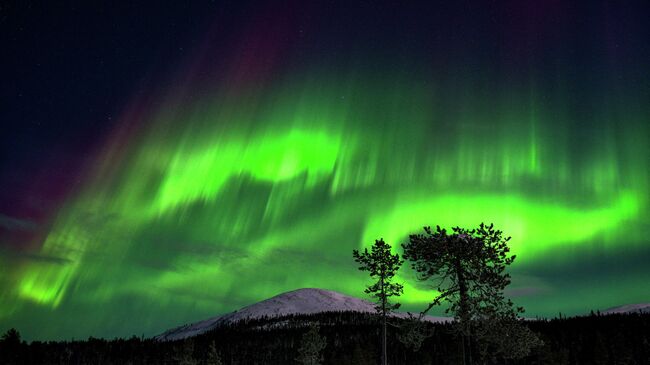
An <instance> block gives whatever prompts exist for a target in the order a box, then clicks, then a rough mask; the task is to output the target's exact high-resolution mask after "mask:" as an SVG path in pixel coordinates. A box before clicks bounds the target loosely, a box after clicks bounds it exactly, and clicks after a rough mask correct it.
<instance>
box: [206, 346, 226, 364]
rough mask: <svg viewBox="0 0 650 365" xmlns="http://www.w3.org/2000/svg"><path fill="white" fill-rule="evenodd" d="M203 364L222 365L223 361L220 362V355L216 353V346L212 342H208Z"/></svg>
mask: <svg viewBox="0 0 650 365" xmlns="http://www.w3.org/2000/svg"><path fill="white" fill-rule="evenodd" d="M205 364H206V365H222V364H223V361H222V360H221V354H219V351H217V345H216V343H215V342H214V341H212V342H210V347H208V352H207V353H206V355H205Z"/></svg>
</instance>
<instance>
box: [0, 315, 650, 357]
mask: <svg viewBox="0 0 650 365" xmlns="http://www.w3.org/2000/svg"><path fill="white" fill-rule="evenodd" d="M311 321H317V322H319V323H320V334H321V335H323V336H325V337H326V339H327V346H326V347H325V350H324V351H323V358H324V361H323V363H324V364H341V365H342V364H355V365H363V364H373V365H374V364H378V363H379V361H378V353H379V344H380V342H379V327H378V326H377V324H376V322H375V320H374V318H373V317H372V316H370V315H363V314H353V313H329V314H319V315H312V316H295V317H285V318H283V319H282V320H281V321H278V320H273V321H268V320H254V321H249V322H245V323H238V324H236V325H232V326H228V327H222V328H219V329H216V330H213V331H212V332H209V333H206V334H203V335H200V336H197V337H194V338H192V339H187V340H180V341H173V342H158V341H155V340H153V339H140V338H136V337H133V338H130V339H114V340H103V339H96V338H89V339H88V340H86V341H72V342H38V341H34V342H32V343H29V344H27V343H25V342H22V341H20V340H19V339H18V338H16V336H15V334H14V335H13V336H12V335H11V334H10V333H6V334H5V335H4V336H3V340H2V341H1V342H0V363H1V364H219V363H221V364H282V365H287V364H297V362H296V361H295V358H296V357H297V356H298V348H299V347H300V344H301V339H302V337H303V334H304V333H305V332H306V331H307V329H306V327H305V322H311ZM394 324H395V325H399V324H400V323H399V322H397V321H395V322H394ZM527 325H528V326H529V327H530V329H532V330H533V331H535V332H537V333H538V335H539V337H540V338H541V339H542V340H543V341H544V345H543V346H542V347H539V348H537V349H536V350H534V351H533V352H532V353H531V354H530V355H529V356H527V357H525V358H523V359H520V360H508V361H507V362H506V360H504V359H492V360H487V363H496V364H504V363H507V364H553V365H562V364H608V365H614V364H639V365H642V364H650V314H625V315H607V316H600V315H592V316H587V317H576V318H568V319H567V318H563V319H553V320H544V321H531V322H528V323H527ZM430 326H431V329H433V336H431V337H429V338H428V339H427V340H426V341H425V342H424V343H423V345H422V347H421V349H420V350H418V351H414V350H412V349H411V348H407V347H406V346H405V345H404V344H402V343H401V342H400V341H398V339H397V337H396V332H397V331H398V329H397V328H395V327H392V330H389V339H388V340H389V346H388V348H389V364H393V365H394V364H461V363H462V360H461V357H460V348H459V341H458V339H457V338H456V336H455V335H454V334H453V333H452V332H451V327H450V325H449V324H435V325H430ZM391 332H392V333H391ZM215 355H216V356H215ZM217 358H219V359H217ZM476 363H480V362H478V361H477V362H476Z"/></svg>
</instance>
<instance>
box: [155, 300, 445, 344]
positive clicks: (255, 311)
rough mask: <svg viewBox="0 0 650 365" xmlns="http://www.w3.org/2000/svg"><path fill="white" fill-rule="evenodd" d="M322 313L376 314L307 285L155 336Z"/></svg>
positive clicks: (404, 315) (430, 318)
mask: <svg viewBox="0 0 650 365" xmlns="http://www.w3.org/2000/svg"><path fill="white" fill-rule="evenodd" d="M322 312H361V313H374V312H375V304H373V303H371V302H369V301H366V300H363V299H359V298H355V297H351V296H349V295H345V294H341V293H338V292H335V291H331V290H325V289H316V288H304V289H298V290H294V291H290V292H286V293H282V294H280V295H276V296H274V297H272V298H269V299H266V300H263V301H261V302H258V303H255V304H252V305H249V306H247V307H244V308H242V309H240V310H238V311H234V312H232V313H228V314H225V315H222V316H218V317H213V318H210V319H206V320H203V321H200V322H196V323H192V324H187V325H184V326H180V327H177V328H173V329H170V330H168V331H166V332H164V333H162V334H160V335H158V336H156V337H155V339H157V340H160V341H172V340H179V339H183V338H188V337H193V336H197V335H200V334H202V333H205V332H207V331H209V330H211V329H213V328H215V327H217V326H219V325H223V324H230V323H235V322H237V321H240V320H244V319H255V318H261V317H269V318H272V317H282V316H286V315H291V314H315V313H322ZM393 316H394V317H399V318H407V317H408V313H404V312H398V313H394V314H393ZM424 320H426V321H430V322H445V321H449V320H451V319H450V318H447V317H433V316H425V318H424Z"/></svg>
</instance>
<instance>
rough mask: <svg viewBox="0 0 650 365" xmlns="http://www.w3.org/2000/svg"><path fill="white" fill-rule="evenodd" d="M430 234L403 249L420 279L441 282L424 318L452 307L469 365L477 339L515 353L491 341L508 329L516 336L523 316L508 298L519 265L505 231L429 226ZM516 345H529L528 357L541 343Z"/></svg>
mask: <svg viewBox="0 0 650 365" xmlns="http://www.w3.org/2000/svg"><path fill="white" fill-rule="evenodd" d="M424 231H425V234H413V235H410V236H409V242H408V243H407V244H404V245H402V246H403V248H404V258H405V259H408V260H409V261H410V262H411V266H412V268H413V269H414V270H415V271H416V273H417V276H418V279H419V280H422V281H435V282H436V285H435V286H436V288H437V291H438V295H437V296H436V297H435V298H434V300H433V301H432V303H430V304H429V306H428V307H427V308H426V309H425V310H424V312H423V313H426V312H428V311H429V310H430V309H431V308H432V307H433V306H435V305H439V304H441V303H442V302H447V303H449V307H448V309H447V310H446V311H447V313H449V312H451V313H453V314H454V318H455V328H456V330H457V331H458V333H459V334H460V337H461V341H462V346H461V349H462V357H463V363H472V354H471V348H472V335H473V334H481V335H483V337H482V338H481V340H484V341H488V340H493V341H494V342H493V344H498V345H499V346H497V347H499V348H500V349H501V350H502V351H504V353H507V352H508V351H514V348H511V347H509V345H513V343H511V342H507V341H501V342H497V340H498V339H497V338H494V337H491V336H497V335H498V334H500V335H503V329H505V328H507V329H508V331H515V330H514V328H515V327H514V326H515V325H516V324H518V323H519V322H518V321H517V314H518V313H522V312H523V308H521V307H516V308H515V307H514V306H513V303H512V302H511V301H510V300H509V299H508V300H506V299H505V297H504V295H503V290H504V289H505V287H506V286H507V285H508V284H510V275H509V274H508V273H506V272H505V269H506V267H507V266H508V265H510V264H512V262H513V261H514V260H515V256H514V255H512V256H510V255H509V254H508V252H509V251H510V248H509V247H508V241H509V240H510V237H507V238H504V237H503V232H502V231H499V230H495V229H494V226H493V225H492V224H491V225H489V226H486V225H485V224H483V223H481V225H480V226H479V227H478V228H477V229H472V230H468V229H465V228H460V227H455V228H453V233H452V234H447V231H446V230H445V229H441V228H440V227H439V226H438V227H436V230H435V231H433V230H432V229H431V227H424ZM499 329H500V330H499ZM522 331H523V330H522ZM531 334H532V333H531ZM533 337H534V335H533ZM516 345H518V346H525V348H526V350H524V351H523V352H522V353H525V354H527V353H528V350H529V349H530V347H531V346H534V345H536V342H535V341H528V342H526V343H517V344H516ZM506 347H508V348H507V349H506ZM519 354H520V353H519V352H517V355H519ZM504 357H508V355H505V356H504Z"/></svg>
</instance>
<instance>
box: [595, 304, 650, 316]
mask: <svg viewBox="0 0 650 365" xmlns="http://www.w3.org/2000/svg"><path fill="white" fill-rule="evenodd" d="M639 312H640V313H650V303H639V304H628V305H622V306H619V307H613V308H609V309H606V310H604V311H603V312H602V313H603V314H624V313H639Z"/></svg>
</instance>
